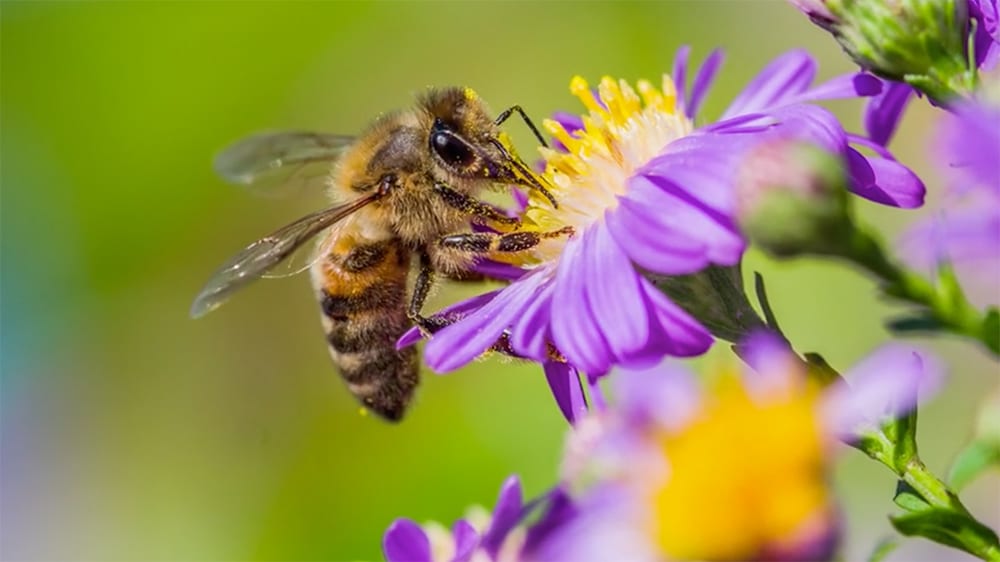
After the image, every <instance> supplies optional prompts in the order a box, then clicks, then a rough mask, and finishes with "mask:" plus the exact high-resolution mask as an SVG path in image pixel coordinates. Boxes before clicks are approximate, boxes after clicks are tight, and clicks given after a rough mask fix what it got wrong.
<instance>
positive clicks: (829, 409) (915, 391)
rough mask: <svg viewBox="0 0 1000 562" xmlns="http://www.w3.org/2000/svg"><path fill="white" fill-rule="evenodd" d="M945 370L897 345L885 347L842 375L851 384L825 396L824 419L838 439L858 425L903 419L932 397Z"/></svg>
mask: <svg viewBox="0 0 1000 562" xmlns="http://www.w3.org/2000/svg"><path fill="white" fill-rule="evenodd" d="M944 376H945V369H944V366H943V364H942V363H941V361H940V360H938V359H937V357H935V356H934V355H931V354H929V353H926V352H921V351H918V350H917V349H915V348H913V347H911V346H907V345H904V344H899V343H890V344H886V345H884V346H882V347H880V348H879V349H877V350H876V351H874V352H873V353H871V354H870V355H868V356H867V357H866V358H864V359H863V360H861V361H860V362H858V363H857V364H855V365H854V367H853V368H851V370H850V371H848V372H847V373H846V374H845V379H846V380H847V381H848V382H849V383H850V385H851V386H850V387H849V388H848V387H847V386H846V385H840V386H836V387H833V388H831V389H830V390H829V391H828V392H827V394H826V396H825V404H824V409H823V414H824V418H825V419H826V421H827V423H828V424H829V425H830V428H831V430H832V431H834V432H835V433H836V434H838V435H842V436H843V435H850V434H851V432H852V431H853V430H854V429H856V427H857V426H858V425H859V424H861V423H866V422H867V423H872V422H877V421H878V420H880V419H882V418H883V417H885V416H900V415H904V414H906V413H907V412H909V411H910V410H912V409H913V408H915V407H916V406H917V404H918V403H919V402H922V401H924V400H927V399H929V398H930V397H932V396H934V395H935V394H936V393H937V392H938V390H939V389H940V387H941V384H942V383H943V381H944Z"/></svg>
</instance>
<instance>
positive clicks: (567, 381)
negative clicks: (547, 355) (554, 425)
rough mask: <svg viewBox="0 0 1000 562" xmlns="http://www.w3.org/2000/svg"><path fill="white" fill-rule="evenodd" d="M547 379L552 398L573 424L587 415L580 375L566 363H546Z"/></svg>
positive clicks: (544, 365)
mask: <svg viewBox="0 0 1000 562" xmlns="http://www.w3.org/2000/svg"><path fill="white" fill-rule="evenodd" d="M543 367H544V368H545V379H546V380H547V381H548V383H549V388H550V389H552V396H554V397H555V399H556V404H558V405H559V410H560V411H561V412H562V413H563V416H565V417H566V420H567V421H569V423H571V424H575V423H576V421H577V420H578V419H580V418H582V417H583V416H584V415H586V414H587V400H586V398H584V396H583V387H582V386H581V385H580V373H578V372H577V371H576V369H574V368H573V367H571V366H569V365H567V364H566V363H559V362H557V361H546V362H545V363H544V364H543Z"/></svg>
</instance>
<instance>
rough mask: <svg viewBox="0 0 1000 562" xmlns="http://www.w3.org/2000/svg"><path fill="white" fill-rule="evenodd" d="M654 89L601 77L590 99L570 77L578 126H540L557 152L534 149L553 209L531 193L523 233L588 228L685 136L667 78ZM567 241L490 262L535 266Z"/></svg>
mask: <svg viewBox="0 0 1000 562" xmlns="http://www.w3.org/2000/svg"><path fill="white" fill-rule="evenodd" d="M663 85H664V89H663V91H660V90H658V89H657V88H656V87H655V86H653V85H652V83H650V82H649V81H640V82H638V83H637V86H636V87H633V86H632V85H630V84H629V83H628V82H626V81H624V80H616V79H614V78H611V77H607V76H606V77H604V78H602V79H601V81H600V83H599V84H598V87H597V91H596V93H595V92H594V90H593V89H592V88H591V87H590V85H589V84H588V83H587V81H586V80H584V79H583V78H582V77H580V76H574V77H573V79H572V80H570V84H569V90H570V92H571V93H572V94H573V95H574V96H575V97H577V98H578V99H579V100H580V102H581V103H582V104H583V106H584V108H586V112H585V113H584V114H583V115H581V116H580V121H581V124H582V128H580V129H576V130H567V129H566V127H565V126H564V125H563V124H561V123H559V122H556V121H553V120H546V121H544V122H543V124H542V125H543V128H544V129H545V130H546V131H547V132H548V133H549V134H551V135H552V136H553V137H554V138H555V139H556V140H557V141H559V143H560V144H562V145H563V146H564V147H565V151H563V150H554V149H541V150H540V152H541V155H542V158H544V159H545V172H544V174H543V176H542V179H543V180H544V182H545V184H546V186H547V187H548V189H549V191H550V192H551V193H552V195H553V196H554V197H555V199H556V201H558V202H559V206H558V208H555V207H553V206H552V204H551V203H550V202H549V200H548V199H547V198H546V197H544V196H542V195H541V194H540V193H537V192H532V194H531V196H530V197H529V200H528V206H527V208H526V209H525V212H524V215H523V216H522V217H521V218H522V223H523V228H524V229H526V230H534V231H546V232H547V231H552V230H558V229H560V228H563V227H566V226H571V227H573V228H574V230H575V231H576V232H577V234H579V233H582V232H583V231H584V230H585V229H586V227H587V226H588V225H590V224H591V223H592V222H594V221H597V220H601V219H602V217H604V215H605V212H606V211H608V210H610V209H614V208H615V207H617V205H618V198H619V197H620V196H622V195H624V194H625V193H626V192H627V190H628V180H629V179H630V178H631V177H632V175H633V174H634V173H635V171H636V170H637V169H639V168H640V167H642V166H643V165H645V164H646V163H647V162H649V160H651V159H652V158H654V157H656V156H657V155H659V154H660V153H661V152H662V150H663V148H664V147H666V146H667V145H668V144H669V143H671V142H673V141H674V140H676V139H678V138H680V137H683V136H685V135H687V134H689V133H690V132H691V130H692V129H693V125H692V123H691V121H690V120H689V119H688V118H687V117H686V116H685V115H683V114H678V113H677V112H676V111H675V109H676V98H677V92H676V89H675V87H674V83H673V80H671V79H670V77H669V76H666V77H664V79H663ZM566 240H567V237H565V236H560V237H555V238H549V239H546V240H544V241H543V242H542V243H541V244H539V245H538V246H537V247H536V248H533V249H532V250H529V251H527V252H523V253H518V255H516V256H513V255H509V254H508V255H506V256H505V255H499V254H498V255H495V256H493V257H494V259H500V260H504V261H508V262H513V263H518V264H522V265H539V264H542V263H545V262H548V261H551V260H553V259H556V258H558V256H559V254H560V253H561V250H562V247H563V246H564V245H565V244H566Z"/></svg>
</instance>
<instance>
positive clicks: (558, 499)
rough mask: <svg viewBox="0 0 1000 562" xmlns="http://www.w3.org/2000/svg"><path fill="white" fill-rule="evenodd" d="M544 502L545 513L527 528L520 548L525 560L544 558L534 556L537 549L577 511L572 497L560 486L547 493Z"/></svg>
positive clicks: (542, 558)
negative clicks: (547, 495)
mask: <svg viewBox="0 0 1000 562" xmlns="http://www.w3.org/2000/svg"><path fill="white" fill-rule="evenodd" d="M546 504H547V506H546V509H545V513H544V514H542V516H541V517H540V518H539V519H538V521H537V522H536V523H535V524H533V525H532V526H531V528H529V529H528V533H527V536H526V537H525V540H524V548H523V550H522V553H523V555H524V556H525V558H523V559H525V560H545V558H544V557H538V556H536V554H537V552H536V551H537V549H538V548H539V547H540V546H541V545H543V544H545V543H546V542H547V541H548V540H549V539H550V538H551V536H552V535H553V533H556V532H558V530H559V529H562V528H563V527H564V526H565V525H566V524H567V523H568V522H569V521H570V520H571V519H573V517H574V516H575V515H576V512H577V511H576V506H575V505H574V504H573V500H572V498H570V496H569V494H568V493H567V492H566V491H565V490H563V489H562V488H561V487H560V488H556V489H555V490H553V491H552V492H550V493H549V497H548V498H547V500H546Z"/></svg>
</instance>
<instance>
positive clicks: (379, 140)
mask: <svg viewBox="0 0 1000 562" xmlns="http://www.w3.org/2000/svg"><path fill="white" fill-rule="evenodd" d="M514 113H517V114H519V115H520V116H521V118H522V119H523V120H524V121H525V123H526V124H527V125H528V126H529V127H530V128H531V130H532V131H533V132H534V134H535V136H536V137H537V138H538V140H539V141H540V142H541V143H542V145H543V146H544V145H545V140H544V139H543V138H542V136H541V135H540V134H539V133H538V130H537V129H536V128H535V126H534V124H532V122H531V120H530V119H529V118H528V117H527V115H526V114H525V112H524V111H523V110H522V109H521V107H520V106H513V107H511V108H510V109H508V110H506V111H504V112H502V113H500V114H499V116H497V118H495V119H493V118H491V117H490V114H489V111H488V109H487V107H486V105H485V103H484V102H483V101H482V100H481V99H480V98H479V97H478V96H477V95H476V93H475V92H473V91H472V90H470V89H467V88H444V89H436V90H430V91H429V92H427V93H426V94H424V95H422V96H420V97H419V98H418V100H417V103H416V105H415V106H414V107H412V108H410V109H409V110H406V111H401V112H397V113H391V114H388V115H384V116H382V117H380V118H378V119H377V120H375V122H374V123H373V124H371V125H370V127H369V128H368V129H367V131H365V132H363V133H362V134H361V135H360V136H358V137H356V138H353V137H346V136H339V135H330V134H324V133H302V132H287V133H265V134H260V135H256V136H252V137H249V138H247V139H245V140H243V141H240V142H237V143H236V144H234V145H232V146H230V147H229V148H228V149H226V150H224V151H223V152H222V153H221V154H220V155H219V157H218V158H217V159H216V170H217V171H218V172H219V173H220V175H222V176H223V178H225V179H227V180H230V181H233V182H236V183H244V184H254V183H257V182H258V181H259V180H260V179H261V178H263V177H264V176H266V175H267V174H269V173H271V172H273V171H275V170H279V169H294V168H295V167H297V166H301V165H304V164H315V163H320V164H321V165H322V164H326V165H327V167H328V178H327V184H328V186H329V190H330V192H331V196H332V198H333V200H334V201H337V202H339V204H336V205H334V206H332V207H330V208H327V209H323V210H321V211H318V212H315V213H313V214H310V215H308V216H305V217H303V218H301V219H299V220H297V221H295V222H293V223H291V224H289V225H287V226H285V227H283V228H281V229H278V230H277V231H275V232H274V233H272V234H270V235H269V236H265V237H264V238H262V239H260V240H258V241H256V242H254V243H252V244H250V245H249V246H247V247H246V248H245V249H244V250H243V251H241V252H240V253H239V254H237V255H236V256H235V257H233V258H232V259H231V260H229V261H228V262H226V263H225V265H223V266H222V267H221V268H220V269H219V270H218V271H217V272H216V273H215V274H214V275H213V276H212V278H211V279H210V280H209V281H208V283H207V284H206V285H205V287H204V289H203V290H202V291H201V293H200V294H199V295H198V297H197V298H196V299H195V301H194V304H193V305H192V307H191V315H192V316H193V317H199V316H202V315H203V314H206V313H207V312H209V311H211V310H213V309H215V308H216V307H218V306H219V305H221V304H222V303H223V302H224V301H225V300H226V299H228V298H229V297H230V295H231V294H232V293H233V292H235V291H236V290H238V289H240V288H242V287H244V286H245V285H247V284H248V283H250V282H252V281H254V280H255V279H258V278H260V277H262V276H265V274H266V273H268V272H269V271H271V270H273V269H274V268H275V266H276V265H278V264H279V263H281V262H282V261H284V260H285V259H286V258H288V257H289V256H290V255H291V254H292V253H293V252H294V251H295V250H296V249H297V248H299V247H300V246H302V245H303V244H305V243H306V242H307V241H309V240H310V239H312V238H314V237H316V236H318V235H320V234H321V233H324V232H325V234H324V235H323V236H322V237H321V238H320V241H319V244H318V246H317V254H316V259H315V260H314V261H313V262H312V265H311V266H310V270H311V277H312V282H313V287H314V289H315V291H316V296H317V298H318V300H319V302H320V306H321V309H322V324H323V328H324V329H325V331H326V339H327V342H328V344H329V348H330V354H331V356H332V358H333V362H334V364H335V365H336V366H337V368H338V370H339V371H340V374H341V376H342V377H343V379H344V381H345V382H346V384H347V387H348V389H349V390H350V391H351V393H352V394H354V396H355V397H357V398H358V400H360V401H361V403H362V404H363V405H364V406H365V407H367V408H369V409H371V410H373V411H375V412H376V413H377V414H379V415H380V416H382V417H383V418H385V419H388V420H392V421H398V420H400V419H401V418H402V416H403V414H404V412H405V410H406V407H407V405H408V403H409V402H410V399H411V397H412V395H413V392H414V389H415V388H416V386H417V383H418V378H419V377H418V357H417V352H416V350H415V349H414V348H413V347H410V348H406V349H402V350H397V349H396V341H397V340H398V339H399V337H400V336H401V335H402V334H403V333H404V332H405V331H406V330H407V329H409V327H410V326H411V323H414V324H416V325H417V326H419V327H420V328H421V329H422V330H423V331H424V332H425V333H433V332H435V331H436V330H438V329H440V328H441V327H442V326H443V325H445V322H444V321H442V320H439V319H436V318H433V317H424V316H423V315H422V314H421V309H422V307H423V304H424V301H425V299H426V298H427V295H428V292H429V291H430V289H431V287H432V285H433V283H434V279H435V275H436V274H440V275H444V276H446V277H452V278H462V277H470V268H471V267H472V265H473V264H474V262H475V261H476V260H477V259H479V258H481V257H484V256H489V255H491V254H495V253H508V252H518V251H522V250H525V249H528V248H531V247H533V246H535V245H537V244H538V243H539V242H540V241H541V240H542V239H543V238H547V237H552V236H560V235H564V234H567V232H566V231H565V230H561V231H558V232H551V233H546V232H542V233H538V232H528V231H519V230H518V227H519V224H520V223H519V220H518V219H516V218H513V217H510V216H509V215H507V214H505V213H503V212H501V211H499V210H498V209H497V208H496V207H494V206H492V205H490V204H488V203H486V202H483V201H481V200H480V199H478V198H477V197H476V196H477V194H479V193H481V192H482V191H483V190H485V189H502V188H504V187H511V186H519V187H522V188H526V189H529V190H536V191H538V192H539V193H540V194H541V195H543V196H545V197H546V198H548V199H549V200H550V201H551V203H552V204H553V205H556V202H555V200H553V199H552V195H551V194H550V192H549V191H548V190H547V189H546V187H545V185H544V184H543V182H542V181H541V180H540V179H539V177H538V176H536V175H535V174H534V173H533V172H532V171H531V169H530V168H529V167H528V166H527V165H526V164H525V163H524V161H523V160H521V158H520V157H518V156H517V154H516V153H515V151H514V149H513V146H512V144H511V143H510V140H509V138H508V137H507V136H506V134H505V133H503V132H502V131H501V130H500V125H501V124H502V123H503V122H504V121H505V120H507V118H508V117H510V116H511V115H512V114H514ZM470 222H478V223H482V224H485V225H487V226H492V227H493V228H492V230H493V231H492V232H471V231H469V226H470ZM414 261H415V262H416V263H417V264H418V272H417V275H416V278H415V281H414V284H413V288H412V290H409V291H408V288H407V280H408V277H409V272H410V268H411V267H410V266H411V262H414Z"/></svg>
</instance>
